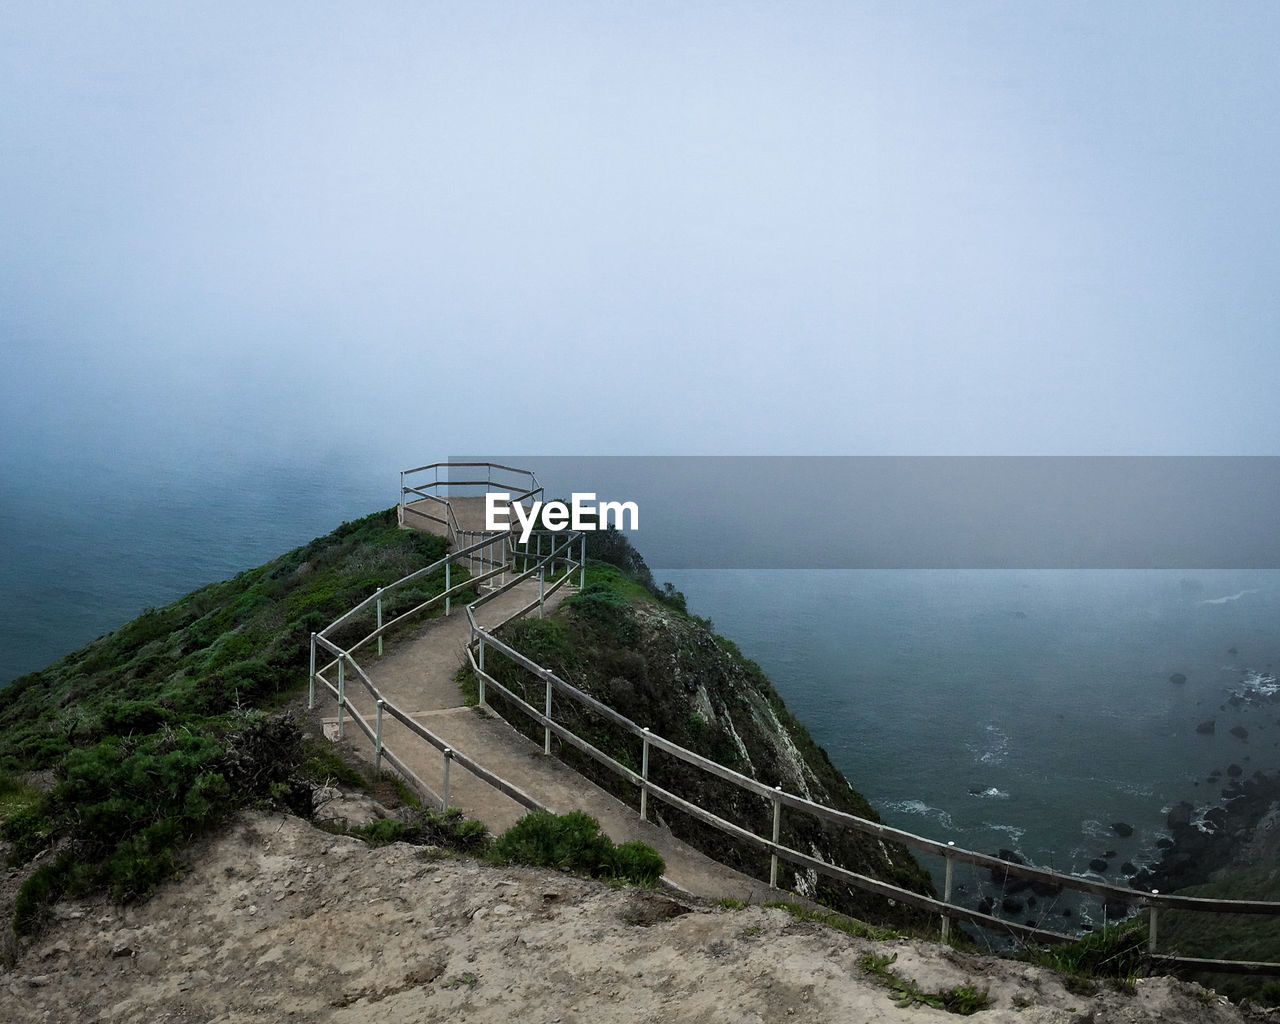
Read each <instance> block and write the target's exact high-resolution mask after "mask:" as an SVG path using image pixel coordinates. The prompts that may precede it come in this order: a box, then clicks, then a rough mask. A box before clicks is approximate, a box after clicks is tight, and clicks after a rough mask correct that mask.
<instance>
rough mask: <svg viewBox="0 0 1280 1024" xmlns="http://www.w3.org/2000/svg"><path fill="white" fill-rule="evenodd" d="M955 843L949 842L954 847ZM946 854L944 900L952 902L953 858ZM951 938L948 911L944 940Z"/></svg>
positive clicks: (944, 916) (944, 922) (944, 914)
mask: <svg viewBox="0 0 1280 1024" xmlns="http://www.w3.org/2000/svg"><path fill="white" fill-rule="evenodd" d="M955 845H956V844H955V843H954V842H948V843H947V846H948V847H952V846H955ZM945 856H946V859H947V872H946V877H945V878H944V879H943V882H942V902H943V903H950V902H951V868H952V860H951V855H950V854H946V855H945ZM950 938H951V916H950V915H949V914H947V913H946V912H944V913H943V915H942V941H943V942H946V941H947V940H948V939H950Z"/></svg>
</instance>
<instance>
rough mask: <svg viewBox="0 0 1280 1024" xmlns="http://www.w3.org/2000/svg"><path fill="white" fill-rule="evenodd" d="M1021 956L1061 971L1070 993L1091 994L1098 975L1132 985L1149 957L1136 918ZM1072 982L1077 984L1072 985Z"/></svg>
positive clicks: (1142, 926)
mask: <svg viewBox="0 0 1280 1024" xmlns="http://www.w3.org/2000/svg"><path fill="white" fill-rule="evenodd" d="M1021 959H1024V960H1028V961H1030V962H1031V963H1034V964H1039V965H1040V966H1041V967H1048V968H1051V969H1052V970H1055V971H1060V972H1061V973H1062V974H1063V975H1064V976H1065V977H1064V978H1063V984H1064V985H1065V986H1066V987H1067V990H1068V991H1070V992H1077V991H1078V992H1080V993H1081V994H1092V992H1093V991H1094V989H1095V988H1096V985H1094V984H1093V982H1094V981H1095V980H1096V979H1099V978H1108V979H1115V980H1119V981H1120V982H1121V983H1122V984H1126V985H1132V983H1133V981H1134V980H1135V979H1136V978H1138V977H1140V976H1141V973H1142V972H1143V971H1144V970H1145V969H1146V967H1147V963H1148V960H1149V957H1148V955H1147V929H1146V925H1145V924H1144V923H1143V922H1142V921H1140V920H1136V919H1135V920H1132V921H1125V922H1124V923H1122V924H1117V925H1112V926H1110V927H1108V928H1104V929H1102V930H1101V931H1097V932H1091V933H1090V934H1088V935H1084V936H1082V937H1081V938H1079V939H1076V940H1075V941H1074V942H1064V943H1062V944H1061V945H1057V946H1050V947H1049V948H1047V949H1035V950H1029V951H1028V952H1027V953H1024V954H1023V955H1022V957H1021ZM1073 984H1075V985H1077V987H1076V988H1073V987H1072V985H1073Z"/></svg>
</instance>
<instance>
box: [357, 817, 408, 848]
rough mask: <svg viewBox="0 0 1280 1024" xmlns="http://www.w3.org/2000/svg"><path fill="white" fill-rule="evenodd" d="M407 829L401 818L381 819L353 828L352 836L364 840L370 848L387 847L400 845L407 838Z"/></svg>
mask: <svg viewBox="0 0 1280 1024" xmlns="http://www.w3.org/2000/svg"><path fill="white" fill-rule="evenodd" d="M406 831H407V828H406V826H405V823H404V822H403V821H401V820H400V819H399V818H379V819H378V820H377V821H371V822H369V824H367V825H362V826H360V827H359V828H353V829H352V830H351V834H352V835H353V836H358V837H359V838H361V839H363V840H364V841H365V842H366V843H368V844H369V845H370V846H386V845H387V844H388V843H398V842H399V841H400V840H402V839H403V838H404V836H405V832H406Z"/></svg>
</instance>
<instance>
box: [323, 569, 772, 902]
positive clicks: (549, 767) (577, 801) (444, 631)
mask: <svg viewBox="0 0 1280 1024" xmlns="http://www.w3.org/2000/svg"><path fill="white" fill-rule="evenodd" d="M563 594H564V590H563V589H562V590H560V591H558V592H557V593H556V594H554V595H552V598H551V599H550V600H549V601H548V603H547V608H546V611H547V613H549V612H550V611H551V610H552V609H553V608H554V607H555V606H556V605H557V604H558V603H559V601H560V599H561V598H562V596H563ZM537 595H538V590H537V584H536V583H532V582H526V583H523V584H521V585H520V586H519V587H516V588H515V589H513V590H511V591H509V592H507V593H506V594H503V595H502V596H501V597H499V598H497V599H495V600H493V601H491V602H489V603H488V604H486V605H483V606H482V607H481V608H480V609H479V615H478V622H479V623H480V624H481V625H488V624H492V623H496V622H499V621H501V620H502V619H503V618H505V617H506V616H507V615H509V614H511V613H512V612H514V611H516V610H517V609H519V608H520V607H522V606H524V605H525V604H528V603H529V602H530V601H532V600H533V599H534V598H536V597H537ZM533 614H536V612H534V613H533ZM468 637H469V627H468V624H467V617H466V613H465V611H464V610H463V609H462V608H457V607H455V609H454V612H453V614H452V615H450V616H448V617H447V618H439V619H436V620H434V621H432V622H431V623H429V624H428V625H427V626H426V627H425V628H424V629H423V630H422V631H421V632H420V633H419V634H418V635H417V636H416V637H415V638H414V639H412V640H409V641H406V642H403V643H401V644H399V645H397V647H396V648H395V649H394V650H389V651H388V652H387V654H386V655H385V656H384V657H382V658H381V659H379V658H376V657H372V656H366V657H364V658H361V659H360V663H361V666H362V667H363V668H364V669H365V671H366V672H368V673H369V676H370V678H372V679H373V681H374V684H375V685H376V686H377V687H378V689H379V690H380V691H381V692H382V694H383V696H384V697H385V698H386V699H387V700H390V701H391V702H392V703H394V704H395V705H396V706H397V707H400V708H402V709H403V710H405V711H406V712H408V713H410V714H411V715H412V716H413V718H414V719H415V721H417V722H419V723H420V724H421V725H423V726H425V727H426V728H427V729H429V730H431V731H432V732H433V733H435V734H436V735H437V736H439V737H440V738H441V739H442V740H443V741H444V742H445V743H447V744H448V745H449V746H450V747H451V748H452V749H454V750H457V751H461V752H462V753H464V754H466V755H468V756H469V757H471V758H472V759H473V760H475V761H476V762H478V763H479V764H481V765H483V766H484V767H485V768H487V769H488V770H490V771H492V772H494V773H496V774H497V775H499V776H501V777H502V778H504V779H506V780H507V781H508V782H510V783H512V784H513V785H515V786H517V787H519V788H520V789H521V790H523V791H524V792H525V793H527V794H528V795H529V796H531V797H533V798H534V799H535V800H537V801H538V802H539V803H540V804H542V805H543V806H545V807H547V808H549V809H551V810H553V811H556V812H557V813H564V812H565V811H571V810H583V811H586V812H587V813H588V814H590V815H591V816H592V817H594V818H596V819H597V820H598V821H599V822H600V824H601V827H602V828H603V829H604V831H605V832H606V833H607V834H608V835H609V837H610V838H611V839H613V841H614V842H616V843H622V842H625V841H626V840H628V839H641V840H643V841H644V842H646V843H648V844H649V845H651V846H653V847H654V848H655V849H656V850H658V852H659V853H661V854H662V856H663V859H664V860H665V861H666V864H667V870H666V879H667V881H668V882H669V883H671V884H672V885H673V886H675V887H677V888H679V889H682V890H684V891H686V892H692V893H697V894H700V895H704V896H711V897H720V896H733V897H735V898H737V899H741V900H746V901H752V902H759V901H760V900H763V899H770V898H777V897H778V896H779V893H778V892H777V891H775V890H771V889H769V887H768V886H767V885H766V884H764V883H762V882H759V881H757V880H755V879H753V878H749V877H747V876H746V875H742V874H740V873H738V872H736V871H733V870H732V869H730V868H727V867H725V866H724V865H722V864H719V863H717V862H716V861H713V860H711V859H710V858H709V857H707V856H705V855H704V854H702V853H700V852H698V851H697V850H695V849H693V847H691V846H689V845H687V844H686V843H683V842H681V841H680V840H679V839H676V838H675V837H674V836H673V835H672V834H671V833H670V832H669V831H668V830H667V829H665V828H663V827H661V826H659V825H657V824H654V823H652V822H645V821H641V820H640V818H639V815H637V814H636V812H635V811H634V810H632V809H631V808H630V807H628V806H627V805H626V804H624V803H622V802H621V801H620V800H618V799H616V798H615V797H614V796H612V795H611V794H609V793H606V792H605V791H604V790H602V789H600V788H599V787H598V786H596V785H595V784H594V783H591V782H589V781H587V780H586V779H585V778H583V777H582V776H581V775H579V774H578V773H577V772H575V771H573V770H572V769H570V768H567V767H565V766H564V765H563V764H561V763H560V762H559V761H558V760H556V759H555V758H554V757H547V756H545V755H544V754H543V752H542V748H541V747H540V746H538V745H536V744H534V743H531V742H530V741H529V740H528V739H527V738H525V737H524V736H522V735H521V734H519V733H517V732H516V731H515V729H513V728H512V727H511V726H509V725H508V724H507V723H506V722H504V721H503V720H502V719H500V718H497V717H496V716H491V715H488V716H487V715H485V714H484V713H483V712H480V711H477V710H475V709H472V708H467V707H465V706H464V705H463V696H462V691H461V690H460V689H459V688H458V685H457V683H456V682H454V676H455V675H456V673H457V671H458V669H459V668H460V667H461V666H462V664H463V663H464V659H465V657H466V655H465V653H464V652H465V647H466V643H467V640H468ZM347 692H348V694H353V695H354V697H353V699H355V701H356V704H357V707H359V708H360V710H361V712H362V715H363V716H364V717H365V720H366V721H368V722H370V723H371V724H372V723H373V721H374V716H375V708H374V706H373V703H372V701H371V700H369V699H368V697H367V695H364V694H363V693H362V691H357V690H356V688H355V687H348V690H347ZM361 696H363V697H364V699H363V700H361V699H359V698H360V697H361ZM336 722H337V719H336V716H334V715H332V714H331V715H329V716H327V718H326V732H327V733H328V732H332V731H333V727H334V726H336ZM344 735H345V737H346V740H347V742H348V744H349V748H350V750H351V751H352V752H354V753H357V754H358V755H359V756H361V757H363V758H366V759H370V760H371V759H372V757H373V746H372V744H371V743H369V741H368V740H367V739H366V738H365V737H364V735H363V733H361V732H360V730H359V729H357V728H356V727H354V726H353V725H352V724H351V723H350V722H349V721H348V722H347V724H346V727H345V730H344ZM383 742H384V743H385V744H386V745H387V746H388V747H390V748H391V750H392V751H394V752H395V754H396V755H397V756H398V757H400V758H401V759H402V760H403V761H404V762H405V764H406V765H407V766H408V767H409V768H410V769H411V770H412V771H413V772H414V773H415V774H416V775H417V776H418V777H419V778H420V779H422V781H423V782H424V783H425V784H426V785H427V786H428V787H429V788H430V789H431V790H432V792H433V794H436V795H438V794H440V793H441V791H442V788H443V775H444V769H443V758H442V756H441V755H440V753H439V752H437V751H436V750H435V749H434V748H432V747H430V746H428V745H427V744H426V743H424V742H423V741H422V740H420V739H419V738H417V737H416V736H414V735H413V734H412V733H411V732H410V731H409V730H408V729H407V728H406V727H405V726H403V725H401V724H400V723H398V722H396V721H395V720H394V719H391V718H390V716H384V718H383ZM449 804H450V805H451V806H454V807H459V808H461V809H462V810H463V811H464V812H465V813H466V814H467V815H469V816H470V817H473V818H477V819H479V820H480V821H483V822H484V823H485V824H486V825H488V826H489V830H490V831H491V832H493V833H494V834H497V833H500V832H503V831H505V830H506V829H507V828H509V827H510V826H511V825H512V824H514V822H515V821H516V820H517V819H518V818H519V817H520V816H521V815H523V814H524V813H525V808H524V807H522V806H521V805H520V804H518V803H517V802H516V801H514V800H512V799H511V798H510V797H507V796H505V795H504V794H502V793H500V792H498V791H497V790H495V789H493V788H492V787H490V786H489V785H488V784H487V783H484V782H482V781H480V780H479V779H477V778H475V777H474V776H472V775H471V774H470V773H469V772H466V771H465V770H463V769H461V768H460V767H458V765H457V764H456V763H455V764H454V765H453V766H452V767H451V769H450V773H449Z"/></svg>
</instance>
